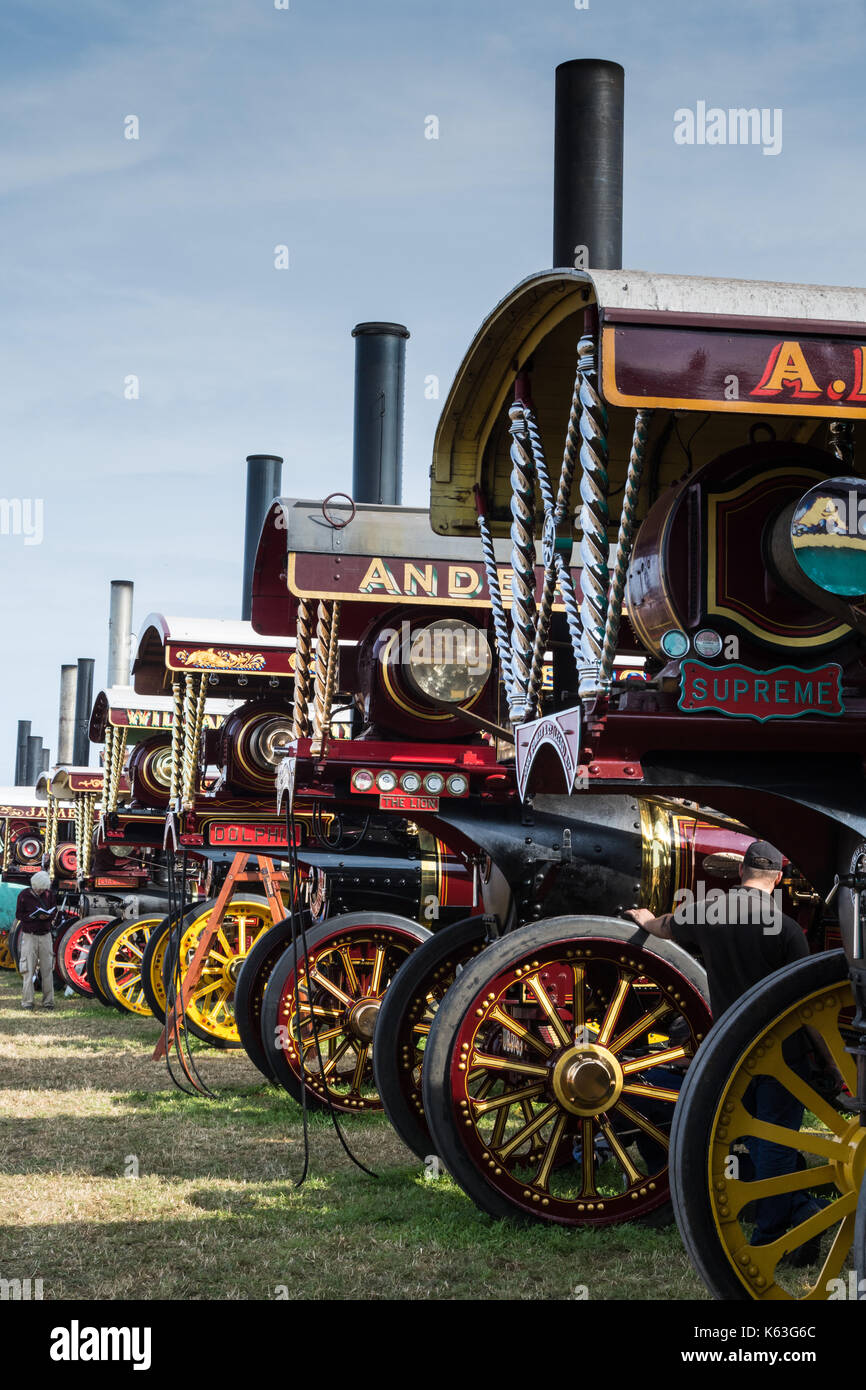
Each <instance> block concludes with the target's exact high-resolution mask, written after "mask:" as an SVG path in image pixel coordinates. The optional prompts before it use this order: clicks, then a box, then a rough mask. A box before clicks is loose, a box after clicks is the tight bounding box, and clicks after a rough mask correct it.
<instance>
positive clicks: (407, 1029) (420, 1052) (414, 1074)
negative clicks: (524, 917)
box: [397, 940, 486, 1126]
mask: <svg viewBox="0 0 866 1390" xmlns="http://www.w3.org/2000/svg"><path fill="white" fill-rule="evenodd" d="M485 945H486V942H485V941H483V940H482V941H474V942H471V943H469V944H467V945H465V946H463V947H458V948H456V949H455V950H454V951H452V952H451V953H450V954H449V956H448V959H447V960H444V961H442V962H441V963H440V964H439V965H438V966H437V967H436V969H435V971H434V972H433V977H432V979H430V980H428V981H425V983H424V985H423V986H422V987H421V988H420V989H419V991H418V993H417V995H416V996H415V998H414V999H413V1000H412V1002H411V1004H410V1005H409V1008H408V1009H407V1010H406V1012H405V1014H404V1016H403V1019H402V1020H401V1027H400V1031H399V1049H398V1061H397V1067H398V1075H399V1078H400V1089H401V1091H402V1092H403V1096H404V1098H405V1100H406V1101H407V1103H408V1105H409V1107H410V1109H411V1110H412V1111H413V1112H414V1114H415V1116H416V1117H417V1119H418V1120H419V1121H420V1122H421V1123H422V1124H424V1125H425V1126H426V1120H425V1117H424V1090H423V1087H422V1084H421V1081H422V1069H423V1066H424V1053H425V1051H426V1048H427V1039H428V1037H429V1036H430V1028H431V1026H432V1023H433V1020H434V1018H435V1017H436V1011H437V1009H438V1008H439V1005H440V1004H441V1002H442V1000H443V999H444V998H445V995H446V994H447V993H448V990H449V989H450V988H451V986H452V985H453V983H454V981H455V979H456V977H457V971H458V969H460V968H461V967H462V966H464V965H465V964H466V963H467V962H468V961H470V960H472V959H473V958H474V957H475V956H477V955H478V954H479V952H481V951H483V950H484V947H485Z"/></svg>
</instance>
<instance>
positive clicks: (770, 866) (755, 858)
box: [743, 840, 783, 873]
mask: <svg viewBox="0 0 866 1390" xmlns="http://www.w3.org/2000/svg"><path fill="white" fill-rule="evenodd" d="M782 863H783V859H782V856H781V854H780V853H779V851H778V850H777V849H776V846H775V845H771V844H770V842H769V840H753V841H752V843H751V844H750V845H749V848H748V849H747V850H746V853H745V854H744V855H743V868H744V869H760V870H762V871H763V872H764V873H769V872H771V871H773V872H774V873H778V872H779V870H780V869H781V867H782Z"/></svg>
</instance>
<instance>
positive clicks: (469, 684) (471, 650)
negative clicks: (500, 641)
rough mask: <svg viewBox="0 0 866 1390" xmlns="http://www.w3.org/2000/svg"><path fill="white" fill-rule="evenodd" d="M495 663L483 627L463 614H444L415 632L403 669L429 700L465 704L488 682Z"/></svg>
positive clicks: (417, 688)
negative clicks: (455, 616)
mask: <svg viewBox="0 0 866 1390" xmlns="http://www.w3.org/2000/svg"><path fill="white" fill-rule="evenodd" d="M492 664H493V663H492V658H491V655H490V646H489V644H488V641H487V637H486V636H485V634H484V633H483V632H482V631H481V629H480V628H478V627H473V625H472V624H471V623H465V622H463V621H462V620H461V619H459V618H441V619H439V620H438V621H437V622H435V623H430V624H428V626H427V627H422V628H419V629H418V630H417V631H416V632H414V633H413V634H412V639H411V642H410V644H409V653H408V659H404V663H403V669H404V671H405V673H406V675H407V677H408V679H409V681H410V682H411V684H412V685H413V686H414V687H415V689H416V690H417V691H418V692H419V694H421V695H424V696H426V697H427V699H428V700H433V701H434V702H439V701H442V702H443V703H445V704H449V705H465V704H466V703H467V701H469V700H472V699H474V698H475V697H476V695H478V694H479V692H480V691H481V690H482V689H483V687H484V686H485V684H486V683H487V679H488V677H489V675H490V668H491V666H492Z"/></svg>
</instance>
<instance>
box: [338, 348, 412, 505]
mask: <svg viewBox="0 0 866 1390" xmlns="http://www.w3.org/2000/svg"><path fill="white" fill-rule="evenodd" d="M352 337H353V338H354V339H355V448H354V457H353V461H352V496H353V498H354V499H355V501H356V502H384V503H386V504H387V505H389V506H392V507H398V506H399V505H400V502H401V499H402V496H403V395H404V390H405V387H404V378H405V371H406V339H407V338H408V337H409V330H408V328H404V327H403V325H402V323H359V324H357V326H356V327H355V328H353V329H352Z"/></svg>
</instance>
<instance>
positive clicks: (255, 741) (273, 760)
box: [250, 717, 292, 772]
mask: <svg viewBox="0 0 866 1390" xmlns="http://www.w3.org/2000/svg"><path fill="white" fill-rule="evenodd" d="M291 738H292V721H291V720H290V719H280V718H279V717H275V718H273V719H265V720H263V721H262V723H261V724H260V725H259V726H258V728H257V729H256V730H255V731H254V733H253V735H252V737H251V738H250V753H251V755H252V757H253V759H254V760H255V762H257V763H258V765H259V767H260V768H261V769H262V771H264V772H267V771H269V770H270V769H271V768H273V767H276V766H277V764H278V763H279V762H280V760H281V759H282V758H283V757H285V755H286V753H287V752H288V745H289V743H290V742H291Z"/></svg>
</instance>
